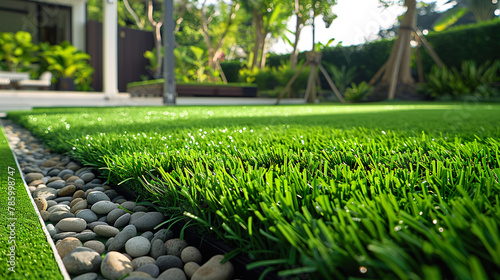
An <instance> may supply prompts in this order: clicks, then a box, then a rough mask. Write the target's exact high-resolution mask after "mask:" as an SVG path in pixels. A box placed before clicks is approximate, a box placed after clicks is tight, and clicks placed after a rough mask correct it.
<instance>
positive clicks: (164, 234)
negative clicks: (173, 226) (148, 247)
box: [151, 228, 174, 244]
mask: <svg viewBox="0 0 500 280" xmlns="http://www.w3.org/2000/svg"><path fill="white" fill-rule="evenodd" d="M173 237H174V232H173V231H171V230H167V229H165V228H162V229H160V230H159V231H157V232H156V233H155V235H154V237H153V239H152V240H151V244H152V243H153V242H154V241H155V240H156V239H160V240H161V241H163V242H164V243H165V242H166V241H167V240H169V239H172V238H173Z"/></svg>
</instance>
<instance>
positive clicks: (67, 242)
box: [56, 237, 82, 258]
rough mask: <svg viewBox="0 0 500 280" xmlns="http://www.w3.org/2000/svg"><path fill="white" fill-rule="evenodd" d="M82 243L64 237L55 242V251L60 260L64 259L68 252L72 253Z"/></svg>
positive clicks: (72, 238) (75, 239)
mask: <svg viewBox="0 0 500 280" xmlns="http://www.w3.org/2000/svg"><path fill="white" fill-rule="evenodd" d="M81 246H82V242H81V241H80V240H78V239H77V238H75V237H66V238H64V239H63V240H61V241H59V242H57V244H56V250H57V252H58V253H59V256H61V258H64V256H66V255H67V254H68V253H69V252H71V251H73V249H75V248H76V247H81Z"/></svg>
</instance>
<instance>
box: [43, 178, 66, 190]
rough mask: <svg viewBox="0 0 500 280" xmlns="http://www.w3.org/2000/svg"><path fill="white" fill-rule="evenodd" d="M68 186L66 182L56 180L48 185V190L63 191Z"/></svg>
mask: <svg viewBox="0 0 500 280" xmlns="http://www.w3.org/2000/svg"><path fill="white" fill-rule="evenodd" d="M65 186H66V181H64V180H55V181H52V182H50V183H48V184H47V188H54V189H62V188H64V187H65Z"/></svg>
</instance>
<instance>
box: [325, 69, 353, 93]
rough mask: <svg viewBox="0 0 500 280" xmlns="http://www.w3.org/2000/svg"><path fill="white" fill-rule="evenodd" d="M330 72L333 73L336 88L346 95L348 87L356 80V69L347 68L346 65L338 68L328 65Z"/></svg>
mask: <svg viewBox="0 0 500 280" xmlns="http://www.w3.org/2000/svg"><path fill="white" fill-rule="evenodd" d="M328 70H330V71H329V72H330V73H331V78H332V80H333V82H334V83H335V86H337V88H338V89H339V91H340V92H341V93H344V92H345V90H346V88H347V86H348V85H349V84H350V83H351V82H352V81H353V80H354V78H356V70H357V69H356V67H351V68H347V67H346V66H345V65H342V67H340V68H339V67H337V66H336V65H334V64H329V65H328Z"/></svg>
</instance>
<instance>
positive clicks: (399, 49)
mask: <svg viewBox="0 0 500 280" xmlns="http://www.w3.org/2000/svg"><path fill="white" fill-rule="evenodd" d="M405 6H406V7H407V8H408V10H407V11H406V13H405V16H404V18H403V20H402V22H401V26H400V27H399V36H398V39H397V40H396V42H394V45H393V47H392V50H391V54H390V56H389V59H388V60H387V62H386V64H384V66H383V67H384V75H383V76H382V78H381V80H380V83H379V87H380V88H384V89H385V88H387V87H391V88H393V87H394V86H395V85H396V84H402V85H406V86H413V85H414V84H415V81H414V79H413V77H412V75H411V65H410V61H411V47H410V41H411V37H412V36H411V34H412V32H413V31H412V29H413V28H414V27H415V26H416V20H417V7H416V0H405ZM390 94H391V93H390ZM393 97H394V96H389V99H392V98H393Z"/></svg>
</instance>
